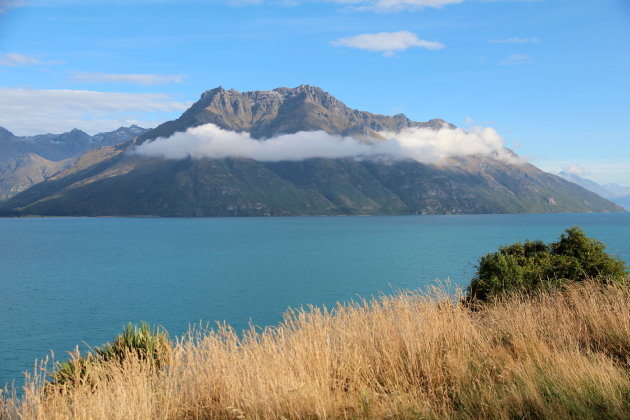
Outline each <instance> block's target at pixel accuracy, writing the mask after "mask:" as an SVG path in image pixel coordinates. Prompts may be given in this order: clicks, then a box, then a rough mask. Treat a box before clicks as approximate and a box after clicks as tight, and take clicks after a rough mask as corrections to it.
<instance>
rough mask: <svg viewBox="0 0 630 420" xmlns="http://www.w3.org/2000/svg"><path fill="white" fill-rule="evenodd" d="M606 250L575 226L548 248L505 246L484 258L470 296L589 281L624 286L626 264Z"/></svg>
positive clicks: (529, 243) (536, 244) (481, 297)
mask: <svg viewBox="0 0 630 420" xmlns="http://www.w3.org/2000/svg"><path fill="white" fill-rule="evenodd" d="M605 249H606V245H604V244H603V243H602V242H600V241H597V240H595V239H592V238H589V237H587V236H586V235H585V234H584V232H583V231H582V229H580V228H579V227H576V226H574V227H572V228H570V229H567V230H566V231H565V233H563V234H562V236H561V237H560V240H559V241H557V242H553V243H551V244H548V245H547V244H545V243H543V242H542V241H529V240H527V241H526V242H525V243H520V242H518V243H515V244H512V245H509V246H502V247H500V248H499V251H498V252H495V253H490V254H487V255H485V256H483V257H481V259H480V260H479V266H478V268H477V273H476V275H475V277H474V278H473V280H472V282H471V284H470V286H469V287H468V296H469V298H470V299H474V300H478V301H487V300H490V299H493V298H495V297H497V296H500V295H503V294H505V293H514V292H516V293H524V294H531V293H534V292H540V291H545V290H550V289H553V288H557V287H558V286H561V285H563V284H565V283H568V282H572V281H582V280H586V279H594V280H597V281H602V282H612V283H619V284H623V283H625V282H626V280H627V278H628V272H627V271H626V267H625V264H624V262H623V261H622V260H620V259H619V258H616V257H612V256H610V255H608V254H607V253H606V252H605Z"/></svg>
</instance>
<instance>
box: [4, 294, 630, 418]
mask: <svg viewBox="0 0 630 420" xmlns="http://www.w3.org/2000/svg"><path fill="white" fill-rule="evenodd" d="M37 376H39V378H32V379H31V380H29V381H28V384H27V386H26V389H25V393H24V396H23V398H21V399H18V398H15V397H13V398H8V397H5V398H4V400H3V402H2V403H0V404H2V405H1V406H0V413H1V414H0V418H11V419H12V418H24V419H32V418H34V419H65V418H81V419H180V418H185V419H187V418H190V419H193V418H209V419H228V418H259V419H262V418H270V419H285V418H286V419H306V418H308V419H310V418H431V419H434V418H435V419H442V418H462V419H468V418H475V419H476V418H497V419H504V418H505V419H508V418H532V419H534V418H536V419H538V418H540V419H543V418H545V419H546V418H570V417H573V418H580V419H582V418H618V419H624V418H625V419H627V418H629V417H630V290H629V288H627V287H626V288H615V287H611V286H601V285H596V284H593V283H586V284H582V285H575V286H572V287H569V288H567V289H566V290H564V291H562V292H556V293H551V294H544V295H541V296H539V297H537V298H533V299H531V298H530V299H525V298H520V297H518V296H513V297H510V298H507V299H504V300H502V301H499V302H495V303H493V304H488V305H485V306H483V307H481V308H479V309H478V310H471V309H469V308H467V307H465V306H462V305H460V304H459V303H457V300H456V299H453V298H452V297H451V296H446V295H444V294H440V293H438V292H434V293H432V294H421V293H401V294H398V295H396V296H391V297H381V298H379V299H375V300H372V301H369V302H368V301H364V302H359V303H350V304H345V305H340V306H338V307H336V308H334V310H332V311H328V310H326V309H322V308H308V309H307V310H296V311H290V312H288V313H287V314H286V316H285V319H284V321H283V322H282V323H281V324H279V325H278V326H277V327H275V328H268V329H266V330H264V331H259V330H254V329H252V330H251V331H249V332H247V333H246V334H245V335H244V336H242V337H240V338H239V336H238V335H237V334H236V333H235V332H234V331H233V330H232V329H230V328H229V327H227V326H222V327H220V328H217V329H215V330H209V329H204V328H196V329H194V330H192V331H191V332H190V333H189V334H188V335H186V336H185V337H183V338H181V339H180V340H178V341H177V343H176V344H175V345H174V349H173V351H172V354H171V361H170V364H169V366H168V367H167V368H163V369H161V370H156V368H155V367H154V365H152V364H150V363H147V362H145V361H141V360H138V359H134V358H129V359H128V360H127V361H125V362H124V363H123V364H122V365H121V364H120V363H109V364H107V365H104V366H101V367H99V368H97V369H93V370H91V371H90V374H89V377H88V378H86V379H85V380H84V381H83V382H81V383H80V384H79V385H76V386H73V387H66V388H63V387H59V388H58V389H54V390H51V389H52V388H51V387H45V384H44V381H43V378H42V375H37Z"/></svg>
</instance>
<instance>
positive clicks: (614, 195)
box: [558, 171, 630, 210]
mask: <svg viewBox="0 0 630 420" xmlns="http://www.w3.org/2000/svg"><path fill="white" fill-rule="evenodd" d="M558 175H560V176H561V177H563V178H564V179H567V180H569V181H571V182H573V183H575V184H577V185H580V186H582V187H584V188H586V189H587V190H589V191H593V192H594V193H596V194H599V195H600V196H602V197H604V198H606V199H608V200H610V201H612V202H613V203H617V204H618V205H620V206H622V207H624V208H625V209H626V210H630V187H627V186H624V185H619V184H614V183H609V184H598V183H597V182H595V181H592V180H590V179H587V178H584V177H581V176H579V175H577V174H574V173H572V172H567V171H562V172H560V173H559V174H558Z"/></svg>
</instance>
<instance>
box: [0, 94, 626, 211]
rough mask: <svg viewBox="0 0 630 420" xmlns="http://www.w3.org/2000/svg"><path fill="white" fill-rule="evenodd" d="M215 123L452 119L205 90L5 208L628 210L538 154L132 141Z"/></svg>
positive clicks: (302, 97) (385, 123) (356, 131)
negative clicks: (325, 154) (507, 157)
mask: <svg viewBox="0 0 630 420" xmlns="http://www.w3.org/2000/svg"><path fill="white" fill-rule="evenodd" d="M208 123H212V124H215V125H217V126H218V127H220V128H222V129H225V130H232V131H246V132H248V133H250V134H251V136H252V137H253V138H256V139H265V138H269V137H272V136H275V135H278V134H287V133H297V132H301V131H314V130H322V131H325V132H326V133H329V134H339V135H343V136H353V137H355V138H358V139H359V140H362V141H379V140H381V139H382V136H381V133H382V132H385V131H391V132H399V131H400V130H402V129H405V128H410V127H417V128H428V129H433V130H439V129H442V128H444V127H446V128H453V126H452V125H450V124H448V123H445V122H444V121H442V120H431V121H428V122H424V123H423V122H414V121H411V120H409V119H408V118H407V117H405V116H404V115H397V116H393V117H388V116H383V115H375V114H370V113H368V112H363V111H356V110H352V109H350V108H348V107H347V106H345V105H344V104H343V103H342V102H340V101H339V100H337V99H336V98H334V97H332V96H331V95H329V94H327V93H325V92H324V91H322V90H321V89H319V88H315V87H311V86H300V87H298V88H294V89H288V88H279V89H275V90H273V91H269V92H245V93H239V92H236V91H233V90H232V91H227V90H224V89H221V88H218V89H213V90H210V91H207V92H205V93H204V94H203V95H202V96H201V98H200V100H199V101H198V102H196V103H195V104H194V105H193V106H192V107H191V108H190V109H189V110H187V111H186V112H185V113H184V114H183V115H182V116H181V117H180V118H178V119H177V120H174V121H169V122H167V123H164V124H162V125H160V126H158V127H157V128H155V129H154V130H151V131H149V132H147V133H145V134H143V135H141V136H139V137H137V138H135V139H134V140H132V141H129V142H127V143H125V144H121V145H119V146H116V147H106V148H102V149H98V150H95V151H92V152H90V153H88V154H86V155H85V156H83V157H82V158H81V159H80V160H79V161H77V163H76V164H75V165H74V166H73V167H71V168H69V169H67V170H65V171H64V172H61V173H59V174H58V175H56V176H54V177H52V178H51V179H49V180H47V181H46V182H43V183H41V184H38V185H35V186H33V187H31V188H30V189H28V190H26V191H24V192H22V193H21V194H18V195H17V196H15V197H14V198H13V199H11V200H9V201H8V202H6V204H4V206H3V207H1V208H0V211H2V212H3V213H4V214H13V215H29V214H38V215H90V216H105V215H155V216H261V215H338V214H349V215H350V214H358V215H360V214H365V215H370V214H460V213H516V212H591V211H621V208H620V207H618V206H615V205H614V204H612V203H610V202H609V201H607V200H605V199H603V198H601V197H599V196H598V195H596V194H594V193H592V192H589V191H587V190H585V189H583V188H581V187H579V186H577V185H575V184H573V183H571V182H568V181H566V180H563V179H562V178H560V177H558V176H555V175H550V174H547V173H545V172H543V171H541V170H539V169H537V168H535V167H534V166H532V165H529V164H515V163H508V162H506V161H502V160H498V159H494V158H492V157H490V156H476V155H470V156H467V157H459V158H451V159H450V160H449V161H448V162H443V163H440V164H435V163H433V164H429V163H421V162H418V161H416V160H412V159H399V160H374V159H371V160H370V159H355V158H341V159H325V158H311V159H304V160H300V161H280V162H260V161H256V160H253V159H243V158H241V159H237V158H223V159H208V158H205V159H193V158H186V159H180V160H166V159H159V158H147V157H143V156H139V155H137V154H134V153H132V152H133V150H134V147H135V146H137V145H138V144H141V143H143V142H146V141H150V140H152V139H155V138H157V137H167V136H170V135H172V134H173V133H176V132H182V131H185V130H187V129H188V128H191V127H196V126H199V125H203V124H208Z"/></svg>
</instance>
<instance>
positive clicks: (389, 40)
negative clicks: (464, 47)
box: [331, 31, 444, 56]
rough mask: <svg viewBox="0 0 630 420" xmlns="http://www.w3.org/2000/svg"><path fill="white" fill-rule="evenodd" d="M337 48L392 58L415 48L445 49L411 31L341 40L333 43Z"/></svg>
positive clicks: (438, 43) (363, 35)
mask: <svg viewBox="0 0 630 420" xmlns="http://www.w3.org/2000/svg"><path fill="white" fill-rule="evenodd" d="M331 44H332V45H334V46H336V47H350V48H358V49H360V50H367V51H379V52H382V53H384V54H385V55H386V56H391V55H393V54H394V53H395V52H397V51H404V50H406V49H409V48H413V47H420V48H425V49H427V50H438V49H441V48H444V44H442V43H440V42H434V41H425V40H423V39H420V38H418V36H417V35H416V34H414V33H413V32H409V31H400V32H379V33H376V34H362V35H356V36H351V37H348V38H340V39H337V40H335V41H332V42H331Z"/></svg>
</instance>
